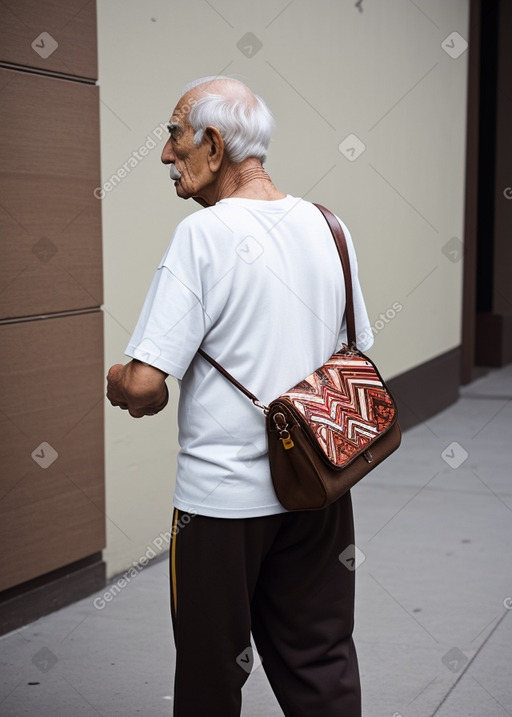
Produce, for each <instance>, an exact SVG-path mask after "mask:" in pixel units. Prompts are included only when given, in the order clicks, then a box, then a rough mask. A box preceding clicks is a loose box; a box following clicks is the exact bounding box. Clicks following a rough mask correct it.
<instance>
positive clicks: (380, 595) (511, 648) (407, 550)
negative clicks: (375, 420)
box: [0, 366, 512, 717]
mask: <svg viewBox="0 0 512 717" xmlns="http://www.w3.org/2000/svg"><path fill="white" fill-rule="evenodd" d="M511 443H512V366H508V367H506V368H504V369H501V370H496V371H491V372H490V373H489V374H488V375H487V376H486V377H484V378H483V379H480V380H479V381H476V382H475V383H473V384H471V385H470V386H468V387H466V388H465V389H464V390H463V391H462V394H461V398H460V399H459V401H458V402H457V403H456V404H454V405H453V406H451V407H450V408H449V409H448V410H446V411H444V412H443V413H441V414H438V415H437V416H435V417H434V418H433V419H431V420H429V421H428V422H427V423H423V424H421V425H419V426H417V427H415V428H414V429H412V430H410V431H408V432H407V433H406V434H405V435H404V440H403V446H402V448H401V449H400V451H399V452H397V453H396V454H395V455H393V456H392V457H390V458H389V459H388V461H386V462H385V463H384V464H383V465H382V466H380V467H379V468H377V469H376V470H375V471H374V472H373V473H371V475H369V476H368V477H367V478H366V479H365V480H364V481H363V482H362V483H361V484H359V485H358V486H357V487H356V488H355V489H354V490H353V498H354V509H355V515H356V531H357V533H356V542H357V547H358V548H359V551H360V553H359V554H358V555H359V558H360V563H359V565H358V567H357V608H356V634H355V639H356V645H357V648H358V653H359V660H360V667H361V677H362V684H363V700H364V702H363V705H364V709H363V713H364V717H431V716H433V715H436V717H459V716H460V717H470V716H473V715H474V716H475V717H477V716H478V717H506V716H507V715H510V716H512V680H511V677H512V674H511V668H510V664H511V658H512V555H511V550H510V544H511V537H512V476H511V473H512V470H511V459H510V445H511ZM340 567H341V566H340ZM344 569H345V568H344ZM168 581H169V575H168V565H167V561H160V562H157V563H156V564H154V565H151V566H150V567H147V568H145V569H144V570H143V571H142V572H141V573H140V574H139V575H137V577H135V578H134V579H133V580H132V581H131V582H130V583H129V585H127V586H126V587H125V588H124V589H123V590H121V591H120V593H119V594H118V595H117V596H116V597H115V599H114V600H112V602H109V603H107V604H105V606H104V607H103V609H97V608H95V607H94V599H95V597H96V596H91V597H89V598H87V599H85V600H82V601H80V602H78V603H75V604H74V605H72V606H70V607H67V608H65V609H63V610H60V611H58V612H56V613H54V614H52V615H50V616H48V617H45V618H43V619H41V620H38V621H37V622H35V623H33V624H31V625H29V626H27V627H25V628H23V629H21V630H17V631H15V632H12V633H10V634H9V635H6V636H5V637H4V638H2V639H1V640H0V662H1V666H2V677H1V678H0V680H1V682H0V715H2V717H21V716H22V715H30V717H36V716H37V717H46V716H50V715H51V716H52V717H71V716H73V717H75V715H76V716H78V715H84V717H94V716H97V715H101V716H102V717H111V716H112V715H123V717H136V716H137V715H145V716H149V715H151V717H159V716H160V715H161V716H162V717H164V716H167V717H168V716H169V715H170V714H172V696H171V695H172V677H171V676H172V665H173V660H174V653H173V649H174V648H173V641H172V634H171V628H170V623H169V606H168V604H169V597H168V592H169V589H168ZM103 592H104V591H102V593H100V594H99V596H100V597H101V595H102V594H103ZM97 604H103V603H101V602H100V603H98V602H97ZM200 669H208V665H207V664H206V665H202V664H201V656H200V655H198V670H200ZM198 689H200V680H198ZM242 714H243V717H274V716H275V717H277V716H278V715H282V713H281V710H280V709H279V707H278V705H277V703H276V701H275V699H274V696H273V694H272V692H271V690H270V688H269V686H268V683H267V681H266V677H265V674H264V671H263V669H262V667H261V666H258V667H257V668H256V669H255V670H253V672H252V674H251V676H250V677H249V679H248V681H247V684H246V687H245V688H244V707H243V713H242ZM191 717H199V716H195V715H191ZM201 717H203V716H201ZM204 717H207V716H206V715H205V716H204ZM311 717H321V715H312V716H311ZM340 717H341V716H340Z"/></svg>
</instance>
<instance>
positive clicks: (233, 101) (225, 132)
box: [183, 76, 274, 164]
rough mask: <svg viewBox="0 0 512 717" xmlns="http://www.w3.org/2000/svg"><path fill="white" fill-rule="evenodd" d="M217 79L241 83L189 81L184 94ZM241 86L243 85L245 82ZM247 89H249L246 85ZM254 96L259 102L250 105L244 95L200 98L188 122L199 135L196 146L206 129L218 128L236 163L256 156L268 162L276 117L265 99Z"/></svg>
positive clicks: (208, 78) (227, 78) (210, 95)
mask: <svg viewBox="0 0 512 717" xmlns="http://www.w3.org/2000/svg"><path fill="white" fill-rule="evenodd" d="M215 80H230V81H231V82H239V80H234V79H233V78H231V77H222V76H212V77H202V78H201V79H199V80H194V81H193V82H189V84H188V85H186V86H185V87H184V88H183V94H186V93H187V92H189V91H190V90H192V89H193V88H194V87H197V86H198V85H203V84H206V83H208V82H214V81H215ZM240 84H241V85H243V83H242V82H240ZM243 87H246V86H245V85H243ZM246 89H247V88H246ZM251 94H252V93H251ZM253 96H254V98H255V102H249V101H248V100H247V99H246V98H245V97H243V96H242V97H230V96H226V97H225V96H223V95H219V94H214V93H209V92H205V94H204V96H201V97H200V98H199V99H197V100H196V101H195V102H194V104H193V105H192V107H191V109H190V112H189V115H188V120H189V122H190V124H191V126H192V129H193V130H194V132H195V134H194V144H195V145H196V147H199V145H200V144H201V142H202V140H203V135H204V131H205V129H206V127H208V126H211V127H216V128H217V129H218V130H219V132H220V133H221V135H222V138H223V140H224V146H225V149H226V153H227V155H228V157H229V159H230V160H231V161H232V162H236V163H239V162H243V161H244V160H245V159H248V158H249V157H256V158H257V159H259V160H260V161H261V163H262V164H263V162H265V160H266V159H267V151H268V147H269V144H270V136H271V134H272V130H273V129H274V118H273V116H272V113H271V111H270V110H269V108H268V107H267V105H266V104H265V102H264V101H263V100H262V99H261V97H259V96H258V95H253Z"/></svg>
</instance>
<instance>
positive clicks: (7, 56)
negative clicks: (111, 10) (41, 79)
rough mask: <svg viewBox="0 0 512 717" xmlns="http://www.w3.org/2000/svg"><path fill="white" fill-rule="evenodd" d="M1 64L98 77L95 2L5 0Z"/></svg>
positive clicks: (1, 14) (0, 16) (0, 6)
mask: <svg viewBox="0 0 512 717" xmlns="http://www.w3.org/2000/svg"><path fill="white" fill-rule="evenodd" d="M0 22H1V25H2V43H1V44H0V61H3V62H9V63H13V64H16V65H24V66H26V67H33V68H40V69H44V70H49V71H52V72H62V73H65V74H68V75H75V76H77V77H85V78H90V79H96V78H97V76H98V62H97V45H96V2H95V0H66V1H65V2H63V0H2V2H1V3H0Z"/></svg>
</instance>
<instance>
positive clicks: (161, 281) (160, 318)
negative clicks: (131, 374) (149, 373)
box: [125, 266, 207, 379]
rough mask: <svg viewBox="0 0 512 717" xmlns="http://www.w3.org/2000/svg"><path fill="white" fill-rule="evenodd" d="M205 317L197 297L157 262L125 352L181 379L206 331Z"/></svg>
mask: <svg viewBox="0 0 512 717" xmlns="http://www.w3.org/2000/svg"><path fill="white" fill-rule="evenodd" d="M206 321H207V318H206V314H205V311H204V309H203V306H202V304H201V301H200V299H199V298H198V297H197V296H195V294H194V293H193V292H192V291H191V290H190V289H189V288H188V287H187V286H185V284H183V283H182V281H180V280H179V279H178V278H177V277H176V276H175V275H174V274H173V273H172V272H171V271H170V270H169V269H168V268H167V267H166V266H161V267H159V268H158V269H157V271H156V274H155V276H154V278H153V281H152V283H151V286H150V288H149V291H148V294H147V297H146V300H145V302H144V306H143V308H142V312H141V314H140V317H139V320H138V322H137V325H136V327H135V331H134V332H133V335H132V337H131V339H130V343H129V344H128V346H127V348H126V351H125V353H126V355H127V356H130V357H131V358H135V359H138V360H139V361H143V362H144V363H147V364H149V365H150V366H155V367H156V368H159V369H161V370H162V371H165V373H168V374H171V376H175V377H176V378H177V379H182V378H183V375H184V373H185V371H186V370H187V368H188V366H189V364H190V362H191V361H192V359H193V357H194V354H195V353H196V351H197V349H198V348H199V346H200V345H201V342H202V340H203V337H204V335H205V333H206Z"/></svg>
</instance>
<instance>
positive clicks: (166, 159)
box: [160, 139, 176, 164]
mask: <svg viewBox="0 0 512 717" xmlns="http://www.w3.org/2000/svg"><path fill="white" fill-rule="evenodd" d="M160 159H161V161H162V162H163V163H164V164H174V162H175V160H176V157H175V155H174V152H173V151H172V146H171V140H170V139H168V140H167V142H166V143H165V146H164V148H163V150H162V156H161V157H160Z"/></svg>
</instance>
